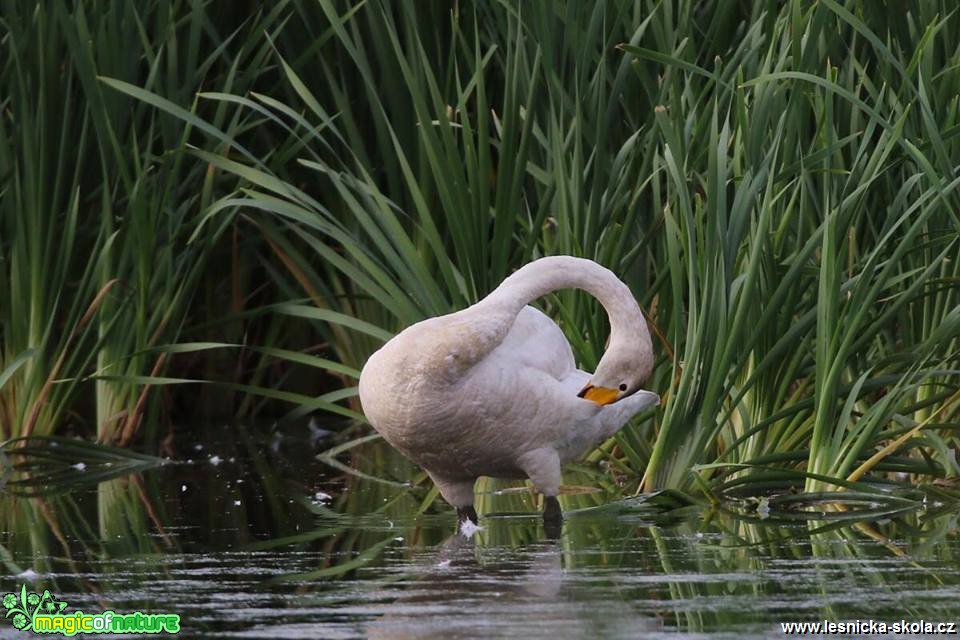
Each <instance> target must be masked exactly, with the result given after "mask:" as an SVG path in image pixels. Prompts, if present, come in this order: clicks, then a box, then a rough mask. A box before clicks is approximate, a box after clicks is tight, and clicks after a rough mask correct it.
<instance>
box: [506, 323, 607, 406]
mask: <svg viewBox="0 0 960 640" xmlns="http://www.w3.org/2000/svg"><path fill="white" fill-rule="evenodd" d="M490 357H491V358H492V359H493V360H495V361H498V362H502V363H506V362H512V364H513V366H514V367H515V368H516V369H517V370H519V369H520V368H523V367H529V368H532V369H536V370H538V371H542V372H544V373H547V374H549V375H550V376H551V377H552V378H554V379H556V380H559V381H566V380H567V379H568V378H569V377H570V376H571V374H572V373H574V372H576V366H575V363H574V360H573V351H572V350H571V349H570V343H569V342H567V337H566V336H565V335H563V331H561V330H560V327H558V326H557V323H555V322H554V321H553V320H551V319H550V318H549V317H547V316H546V315H545V314H543V313H542V312H541V311H539V310H537V309H535V308H533V307H529V306H528V307H524V308H523V310H522V311H520V313H519V314H517V319H516V321H514V323H513V326H512V327H511V328H510V332H509V333H507V337H506V338H504V340H503V342H501V343H500V345H499V346H498V347H497V348H496V349H494V351H493V352H492V353H491V354H490ZM578 373H583V372H578ZM588 377H589V376H588ZM578 379H579V378H578ZM584 384H586V383H584ZM581 386H582V385H581ZM577 391H579V388H578V389H577ZM577 391H574V394H576V393H577Z"/></svg>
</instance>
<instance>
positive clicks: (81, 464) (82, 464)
mask: <svg viewBox="0 0 960 640" xmlns="http://www.w3.org/2000/svg"><path fill="white" fill-rule="evenodd" d="M73 468H74V469H76V470H77V471H83V470H84V469H86V468H87V465H86V463H85V462H78V463H77V464H75V465H73Z"/></svg>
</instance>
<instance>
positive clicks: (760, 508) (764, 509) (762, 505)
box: [757, 496, 770, 520]
mask: <svg viewBox="0 0 960 640" xmlns="http://www.w3.org/2000/svg"><path fill="white" fill-rule="evenodd" d="M757 515H758V516H760V519H761V520H766V519H767V518H769V517H770V498H768V497H766V496H764V497H762V498H760V502H759V503H758V504H757Z"/></svg>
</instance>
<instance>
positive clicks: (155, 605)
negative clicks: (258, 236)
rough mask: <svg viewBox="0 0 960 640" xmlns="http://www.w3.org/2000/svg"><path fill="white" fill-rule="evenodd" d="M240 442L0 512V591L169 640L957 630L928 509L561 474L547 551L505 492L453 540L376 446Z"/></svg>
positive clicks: (938, 531) (8, 503) (943, 552)
mask: <svg viewBox="0 0 960 640" xmlns="http://www.w3.org/2000/svg"><path fill="white" fill-rule="evenodd" d="M255 433H257V432H255V431H252V430H251V431H247V430H245V429H243V428H237V427H230V428H226V427H223V428H216V429H212V430H210V431H208V432H207V433H206V434H205V435H204V437H203V442H204V443H206V444H200V443H197V444H188V445H186V446H184V447H183V448H182V450H181V451H180V452H179V456H178V457H179V458H181V461H180V462H177V463H173V464H168V465H165V466H163V467H160V468H157V469H152V470H149V471H144V472H142V473H139V474H131V475H127V476H123V477H120V478H115V479H112V480H109V481H107V482H103V483H99V484H93V485H90V486H87V487H85V488H82V489H78V490H74V491H72V492H69V493H64V492H62V491H50V492H48V493H47V495H44V496H42V497H32V498H22V497H13V496H10V495H6V496H0V509H2V511H0V519H2V523H0V524H2V527H0V530H2V532H3V533H0V545H2V547H0V563H2V567H3V569H4V578H3V580H2V582H0V589H2V591H3V592H7V591H13V590H15V589H19V586H20V583H21V582H24V581H27V583H28V584H29V585H30V588H31V589H33V590H36V591H38V592H39V591H41V590H42V589H49V590H50V591H51V592H53V593H55V594H56V595H57V596H58V597H59V598H60V599H62V600H64V601H66V602H68V603H69V609H68V610H67V612H68V613H69V612H72V611H76V610H79V609H82V610H83V611H85V612H97V611H103V610H106V609H112V610H114V611H119V612H125V611H134V610H141V611H158V612H159V611H162V612H171V613H177V614H179V615H180V616H181V620H182V627H183V632H182V633H181V635H182V636H183V637H200V636H203V637H212V636H219V637H248V638H357V637H372V638H458V637H462V638H473V637H484V638H500V637H503V638H506V637H510V638H517V637H520V638H554V639H555V638H576V637H590V636H596V637H610V638H636V637H654V638H655V637H660V636H671V637H677V635H678V634H681V635H684V636H687V637H707V636H710V637H729V638H734V637H736V638H749V637H756V638H761V637H771V636H781V635H782V632H781V627H780V623H781V622H790V621H794V622H796V621H816V620H823V619H828V620H833V621H842V620H855V619H862V620H868V619H874V620H883V621H887V622H893V621H900V620H902V619H905V620H907V621H916V620H920V619H923V620H926V621H937V622H940V621H949V622H957V621H960V604H958V603H960V568H958V563H957V558H958V557H960V556H958V554H960V545H958V538H957V514H956V512H952V511H951V510H949V509H946V508H936V505H932V504H931V505H930V510H929V511H926V510H921V511H916V510H913V511H910V512H899V513H898V512H895V511H891V512H889V513H886V514H884V515H882V516H880V517H879V518H878V516H877V514H876V509H874V511H873V512H872V513H871V514H870V515H869V516H868V517H866V518H865V519H863V520H857V519H855V516H856V514H855V513H852V512H850V511H847V512H830V511H829V510H825V511H824V513H823V514H822V515H816V514H811V513H807V512H793V513H784V514H777V513H772V514H769V515H768V514H766V513H764V510H763V509H761V512H760V513H757V512H756V511H755V510H752V509H751V508H749V506H744V507H743V508H740V507H738V506H736V505H732V506H731V505H728V506H727V507H725V508H715V507H710V506H709V505H697V504H692V505H686V506H684V505H683V504H682V503H681V502H679V501H676V500H673V499H671V498H666V497H665V498H662V499H660V500H654V501H652V503H651V502H647V503H643V502H641V501H639V500H632V499H628V500H626V501H623V500H622V498H624V495H623V492H624V488H623V487H621V486H619V484H618V481H617V479H616V478H615V477H614V476H612V475H611V474H610V473H609V472H608V471H606V470H602V469H589V468H579V469H578V468H573V469H571V470H569V471H568V472H567V473H566V474H565V481H566V482H568V483H570V484H571V485H575V487H578V488H571V490H570V491H571V494H570V495H567V496H565V497H564V498H563V500H562V502H563V504H564V508H565V510H566V511H567V512H568V514H567V518H566V521H565V523H564V528H563V531H562V534H561V536H560V537H559V538H558V539H550V538H549V537H548V536H547V535H546V534H545V532H544V530H543V527H542V525H541V523H540V520H539V518H538V517H537V515H536V513H535V510H536V504H535V497H534V496H532V495H531V494H530V493H529V492H527V491H526V490H524V489H523V488H514V489H510V488H506V490H504V489H505V487H507V486H508V485H494V486H485V487H481V489H483V490H484V491H485V493H484V494H482V495H481V496H480V500H479V507H480V511H481V513H485V514H487V515H486V517H483V518H482V521H481V524H482V526H483V529H482V530H481V531H479V532H477V533H476V534H474V535H473V536H471V537H469V538H467V537H465V536H463V535H461V534H459V533H458V532H457V530H456V525H455V521H454V516H453V514H452V512H451V511H450V510H449V509H448V508H447V507H446V506H445V505H444V504H442V502H440V501H436V500H433V496H432V492H431V491H430V489H429V483H426V482H424V481H423V480H424V479H423V476H422V473H420V472H418V471H417V470H416V469H415V468H413V467H411V466H410V465H409V464H408V463H406V462H405V461H404V460H403V459H402V458H400V457H399V456H397V455H396V454H395V453H393V452H392V451H391V450H390V449H389V448H387V447H386V446H385V445H383V444H382V443H380V442H376V441H370V442H367V443H364V444H361V445H360V446H357V447H355V448H352V449H350V450H349V451H344V452H341V453H340V454H339V455H337V456H336V458H335V460H334V461H333V462H332V464H333V466H331V464H330V462H331V461H330V460H327V462H322V461H319V460H317V459H316V458H315V455H316V454H317V453H318V452H320V451H324V450H327V449H329V448H330V447H331V446H332V445H333V444H334V443H333V442H331V441H330V440H329V437H328V435H327V434H324V433H323V432H314V433H313V434H310V433H309V432H308V431H307V430H306V429H303V430H296V431H294V432H293V433H286V434H283V435H280V434H276V435H272V436H258V435H255ZM211 443H213V444H211ZM187 460H189V462H187ZM344 467H345V468H348V469H353V470H356V471H357V472H359V474H360V475H357V473H349V472H347V471H345V470H344ZM77 473H83V471H80V470H78V471H77ZM365 475H367V476H370V477H364V476H365ZM0 623H2V624H0V637H4V638H6V637H10V638H14V637H25V636H24V634H23V633H22V632H17V631H15V630H14V629H13V628H12V627H11V626H9V623H8V622H7V621H2V620H0ZM913 637H918V636H913Z"/></svg>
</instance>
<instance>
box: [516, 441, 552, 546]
mask: <svg viewBox="0 0 960 640" xmlns="http://www.w3.org/2000/svg"><path fill="white" fill-rule="evenodd" d="M518 462H519V464H520V468H521V469H523V471H524V473H526V474H527V477H528V478H530V480H532V481H533V484H534V486H535V487H536V488H537V490H538V491H539V492H540V493H542V494H543V523H544V526H545V528H546V529H547V534H548V535H549V536H550V537H557V536H558V535H559V533H560V523H561V522H562V521H563V513H562V512H561V511H560V501H559V500H558V499H557V494H559V493H560V456H559V455H557V452H556V450H554V449H550V448H546V447H545V448H543V449H534V450H533V451H530V452H529V453H525V454H523V455H522V456H520V459H519V460H518Z"/></svg>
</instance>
